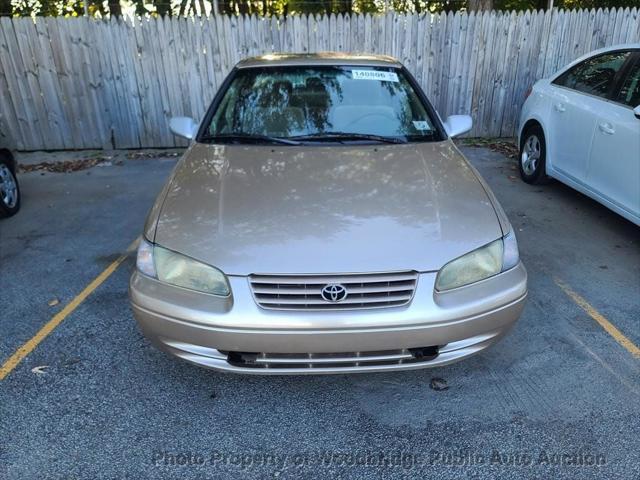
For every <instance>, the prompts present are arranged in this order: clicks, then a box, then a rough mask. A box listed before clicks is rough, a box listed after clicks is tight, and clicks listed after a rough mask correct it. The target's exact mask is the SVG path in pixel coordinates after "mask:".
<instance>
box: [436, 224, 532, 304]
mask: <svg viewBox="0 0 640 480" xmlns="http://www.w3.org/2000/svg"><path fill="white" fill-rule="evenodd" d="M519 261H520V255H519V253H518V243H517V241H516V236H515V235H514V234H513V231H512V232H510V233H509V234H507V235H505V236H504V237H503V238H501V239H498V240H496V241H495V242H491V243H490V244H488V245H485V246H484V247H481V248H478V249H477V250H474V251H473V252H470V253H467V254H466V255H463V256H462V257H459V258H456V259H455V260H453V261H451V262H449V263H447V264H446V265H445V266H444V267H442V268H441V269H440V271H439V272H438V277H437V278H436V290H438V291H440V292H441V291H443V290H451V289H452V288H457V287H462V286H464V285H469V284H470V283H475V282H479V281H480V280H484V279H485V278H489V277H492V276H493V275H497V274H498V273H500V272H504V271H505V270H509V269H510V268H513V267H515V266H516V265H517V264H518V262H519Z"/></svg>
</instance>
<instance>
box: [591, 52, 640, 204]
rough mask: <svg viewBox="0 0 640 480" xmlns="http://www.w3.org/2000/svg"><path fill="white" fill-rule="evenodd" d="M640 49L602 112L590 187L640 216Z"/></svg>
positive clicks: (592, 160)
mask: <svg viewBox="0 0 640 480" xmlns="http://www.w3.org/2000/svg"><path fill="white" fill-rule="evenodd" d="M639 105H640V50H638V51H637V52H635V53H634V56H633V58H632V59H630V62H629V65H628V66H627V68H625V72H624V75H623V77H622V78H621V79H620V81H619V82H618V83H617V85H616V88H615V90H614V91H613V92H612V95H611V101H610V102H606V103H605V104H604V105H603V106H602V107H601V108H600V109H599V111H598V115H597V119H596V129H595V132H594V135H593V143H592V147H591V156H590V159H589V169H588V170H589V171H588V175H587V187H588V188H590V189H592V190H593V191H595V192H596V193H598V194H599V195H601V196H602V197H603V198H604V199H605V200H608V201H610V202H612V203H614V204H616V206H618V207H620V208H622V209H623V210H625V211H627V212H630V213H632V214H633V215H635V216H640V119H639V118H636V116H635V114H634V112H633V109H634V108H635V107H637V106H639Z"/></svg>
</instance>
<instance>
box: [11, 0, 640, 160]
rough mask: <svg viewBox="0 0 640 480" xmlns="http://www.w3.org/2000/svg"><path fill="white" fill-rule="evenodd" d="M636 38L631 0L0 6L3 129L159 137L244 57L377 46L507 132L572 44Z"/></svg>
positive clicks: (130, 143) (107, 142) (63, 145)
mask: <svg viewBox="0 0 640 480" xmlns="http://www.w3.org/2000/svg"><path fill="white" fill-rule="evenodd" d="M628 42H640V11H639V10H638V9H637V8H634V9H628V8H627V9H618V10H615V9H611V10H597V11H595V10H581V11H557V10H553V11H546V12H542V11H540V12H535V11H533V12H521V13H514V12H511V13H508V12H507V13H496V12H485V13H481V14H477V15H476V14H474V13H470V14H467V13H456V14H451V13H450V14H448V15H447V14H439V15H428V14H427V15H422V16H418V15H410V16H404V15H395V14H388V15H381V16H371V15H353V16H344V17H343V16H341V15H337V16H336V15H331V16H314V15H309V16H291V17H288V18H286V19H283V18H261V17H255V16H253V17H228V16H219V17H209V18H165V19H160V18H158V19H154V18H150V19H147V18H144V19H137V18H136V19H125V20H122V19H120V20H116V19H111V20H94V19H87V18H76V19H69V18H36V19H35V21H33V20H32V19H28V18H21V19H18V18H16V19H11V18H7V17H4V18H0V93H1V95H0V133H4V134H8V135H9V136H10V137H13V140H14V143H15V146H16V147H17V148H18V149H20V150H36V149H81V148H111V147H116V148H138V147H167V146H174V145H176V144H178V145H179V144H180V142H179V141H177V140H176V139H175V138H174V137H173V135H171V133H170V132H169V129H168V119H169V118H170V117H171V116H175V115H188V116H192V117H194V118H196V119H200V118H202V116H203V114H204V111H205V109H206V107H207V106H208V104H209V102H210V101H211V99H212V98H213V95H214V94H215V92H216V90H217V88H218V86H219V85H220V84H221V82H222V81H223V79H224V77H225V75H226V74H227V73H228V72H229V70H230V69H231V68H232V67H233V65H234V64H235V63H236V62H237V61H238V60H240V59H241V58H243V57H246V56H250V55H257V54H262V53H265V52H273V51H286V52H317V51H323V50H325V51H326V50H332V51H345V52H373V53H384V54H389V55H393V56H395V57H397V58H398V59H400V60H401V61H402V62H403V63H404V64H405V65H407V67H408V68H409V69H410V70H411V71H412V72H413V74H414V75H415V76H416V78H417V79H418V81H419V82H420V84H421V85H422V86H423V88H424V89H425V91H426V92H427V95H428V96H429V97H430V98H431V100H432V102H433V103H434V105H435V106H436V108H437V109H438V111H439V112H440V114H441V116H443V117H444V116H446V115H449V114H455V113H470V114H471V115H472V116H473V119H474V129H473V131H472V132H471V135H472V136H492V137H493V136H511V135H513V134H514V132H515V128H516V127H517V118H518V113H519V110H520V106H521V104H522V102H523V100H524V95H525V91H526V90H527V88H528V87H529V86H530V85H532V84H533V83H534V81H535V80H537V79H539V78H542V77H545V76H547V75H549V74H551V73H552V72H553V71H555V70H556V69H558V68H559V67H561V66H563V65H565V64H566V63H568V62H570V61H571V60H573V59H575V58H576V57H578V56H579V55H582V54H583V53H586V52H588V51H590V50H593V49H596V48H600V47H603V46H608V45H614V44H619V43H628Z"/></svg>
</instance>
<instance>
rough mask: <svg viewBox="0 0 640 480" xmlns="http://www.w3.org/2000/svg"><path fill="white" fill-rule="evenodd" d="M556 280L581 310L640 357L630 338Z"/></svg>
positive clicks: (638, 349) (630, 351)
mask: <svg viewBox="0 0 640 480" xmlns="http://www.w3.org/2000/svg"><path fill="white" fill-rule="evenodd" d="M553 280H554V282H556V285H558V286H559V287H560V288H561V289H562V291H563V292H564V293H566V294H567V295H568V296H569V298H571V300H573V301H574V302H575V303H576V304H578V306H579V307H580V308H582V310H584V311H585V312H587V314H588V315H589V316H590V317H591V318H593V319H594V320H595V321H596V322H598V323H599V324H600V326H601V327H602V328H604V329H605V330H606V332H607V333H608V334H609V335H611V336H612V337H613V338H614V339H615V341H616V342H618V343H619V344H620V345H622V346H623V347H624V348H626V349H627V350H628V351H629V353H631V355H633V356H634V357H635V358H638V359H640V348H638V346H637V345H635V344H634V343H633V342H632V341H631V340H629V339H628V338H627V337H625V336H624V334H623V333H622V332H621V331H620V330H618V329H617V328H616V327H615V325H613V324H612V323H611V322H610V321H609V320H607V319H606V318H605V316H604V315H602V314H601V313H600V312H598V311H597V310H596V309H595V308H593V307H592V306H591V305H590V304H589V302H587V301H586V300H585V299H584V298H583V297H581V296H580V295H579V294H578V293H576V292H575V291H574V290H573V289H572V288H571V287H570V286H569V285H567V284H566V283H564V282H563V281H562V280H560V279H558V278H554V279H553Z"/></svg>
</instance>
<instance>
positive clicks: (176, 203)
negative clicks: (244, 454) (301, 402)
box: [130, 53, 527, 374]
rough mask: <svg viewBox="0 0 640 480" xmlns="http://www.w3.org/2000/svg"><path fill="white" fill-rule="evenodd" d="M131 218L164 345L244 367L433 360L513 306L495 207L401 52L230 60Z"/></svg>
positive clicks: (183, 123) (305, 368) (138, 276)
mask: <svg viewBox="0 0 640 480" xmlns="http://www.w3.org/2000/svg"><path fill="white" fill-rule="evenodd" d="M170 128H171V130H172V131H173V133H174V134H176V135H179V136H182V137H185V138H187V139H190V140H191V142H190V146H189V148H188V149H187V151H186V152H185V154H184V156H183V157H182V159H181V160H180V161H179V162H178V164H177V166H176V167H175V169H174V171H173V173H172V174H171V177H170V178H169V180H168V181H167V183H166V185H165V187H164V189H163V190H162V192H161V193H160V195H159V196H158V198H157V200H156V202H155V205H154V206H153V208H152V209H151V212H150V213H149V216H148V219H147V222H146V224H145V226H144V232H143V238H142V240H141V242H140V246H139V248H138V253H137V265H136V270H135V272H134V273H133V275H132V277H131V282H130V299H131V305H132V308H133V313H134V315H135V318H136V319H137V321H138V324H139V325H140V328H141V329H142V331H143V332H144V334H145V335H146V336H147V337H148V338H149V340H151V341H152V342H153V344H155V345H156V346H158V347H159V348H160V349H162V350H164V351H166V352H169V353H171V354H173V355H175V356H177V357H179V358H182V359H184V360H186V361H188V362H192V363H194V364H197V365H201V366H203V367H209V368H213V369H217V370H224V371H229V372H238V373H253V374H318V373H351V372H379V371H390V370H408V369H416V368H424V367H435V366H440V365H446V364H448V363H451V362H454V361H457V360H461V359H463V358H466V357H468V356H470V355H473V354H475V353H478V352H480V351H482V350H484V349H485V348H487V347H489V346H490V345H492V344H493V343H495V342H496V341H497V340H498V339H499V338H501V337H502V336H503V335H504V334H505V333H506V332H507V331H508V330H509V329H510V327H511V326H512V325H513V324H514V323H515V322H516V320H517V319H518V317H519V316H520V313H521V311H522V308H523V305H524V301H525V297H526V295H527V274H526V270H525V268H524V266H523V265H522V262H521V261H520V258H519V254H518V245H517V243H516V237H515V234H514V232H513V229H512V227H511V225H510V224H509V220H508V219H507V217H506V216H505V213H504V211H503V210H502V208H501V207H500V205H499V203H498V202H497V200H496V198H495V197H494V195H493V194H492V192H491V190H490V189H489V187H488V186H487V184H486V183H485V182H484V181H483V179H482V178H481V177H480V176H479V174H478V172H477V171H476V170H475V169H474V168H473V167H472V166H471V165H470V164H469V162H468V161H467V160H466V159H465V158H464V156H463V155H462V154H461V153H460V151H459V150H458V149H457V148H456V146H455V145H454V143H453V142H452V140H451V139H452V138H453V137H455V136H456V135H460V134H462V133H465V132H467V131H469V130H470V128H471V118H470V117H467V116H461V115H454V116H451V117H448V118H447V119H446V120H445V121H444V122H443V121H442V120H441V119H440V117H439V116H438V114H437V113H436V111H435V110H434V109H433V107H432V106H431V104H430V103H429V101H428V99H427V98H426V97H425V94H424V93H423V92H422V90H421V89H420V87H419V86H418V84H417V83H416V81H415V79H414V78H413V77H412V76H411V75H410V74H409V72H408V71H407V70H406V69H405V68H404V67H403V66H402V65H401V64H400V63H398V61H397V60H395V59H393V58H390V57H386V56H373V55H342V54H330V53H325V54H317V55H286V54H281V55H267V56H263V57H257V58H251V59H248V60H244V61H242V62H240V63H239V64H238V65H236V67H235V68H234V69H233V71H232V72H231V74H230V75H229V77H228V78H227V79H226V80H225V82H224V84H223V85H222V86H221V88H220V90H219V92H218V94H217V95H216V97H215V98H214V100H213V102H212V103H211V106H210V107H209V109H208V111H207V113H206V115H205V117H204V119H203V120H202V122H200V124H197V123H196V122H194V121H193V120H192V119H190V118H184V117H179V118H173V119H172V120H171V122H170Z"/></svg>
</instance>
